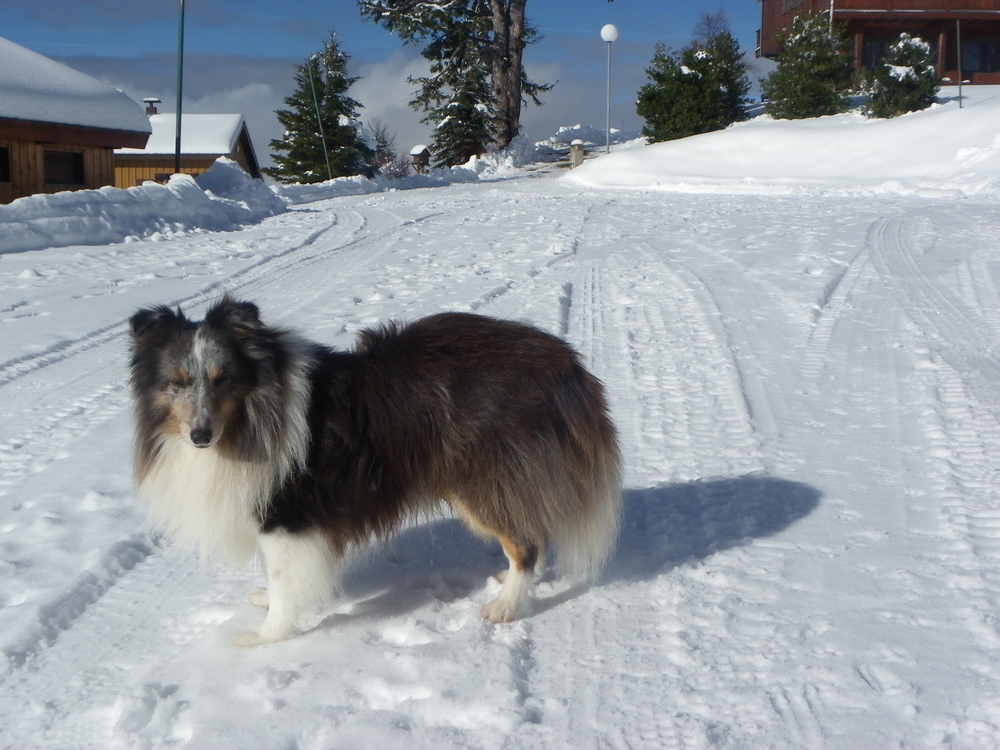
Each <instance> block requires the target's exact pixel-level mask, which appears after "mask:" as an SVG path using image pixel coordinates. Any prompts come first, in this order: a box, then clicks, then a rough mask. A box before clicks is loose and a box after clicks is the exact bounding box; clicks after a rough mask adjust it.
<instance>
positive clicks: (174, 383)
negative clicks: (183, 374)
mask: <svg viewBox="0 0 1000 750" xmlns="http://www.w3.org/2000/svg"><path fill="white" fill-rule="evenodd" d="M169 385H170V387H171V388H187V380H185V379H184V378H170V381H169Z"/></svg>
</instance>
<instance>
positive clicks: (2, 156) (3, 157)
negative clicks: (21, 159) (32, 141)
mask: <svg viewBox="0 0 1000 750" xmlns="http://www.w3.org/2000/svg"><path fill="white" fill-rule="evenodd" d="M0 182H10V146H0Z"/></svg>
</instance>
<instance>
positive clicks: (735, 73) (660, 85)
mask: <svg viewBox="0 0 1000 750" xmlns="http://www.w3.org/2000/svg"><path fill="white" fill-rule="evenodd" d="M694 34H695V38H694V40H693V41H692V42H691V44H690V45H689V46H688V47H687V48H686V49H684V50H683V51H682V52H680V53H673V54H667V50H666V48H665V47H664V46H663V45H662V44H657V45H656V52H655V54H654V56H653V62H652V65H651V67H650V68H648V69H647V70H646V74H647V75H648V76H649V78H650V82H649V83H647V84H646V85H644V86H643V87H642V88H641V89H639V99H638V103H637V105H636V111H637V112H638V113H639V115H640V116H641V117H643V118H644V119H645V120H646V125H645V126H644V127H643V130H642V132H643V135H645V136H646V137H647V138H650V139H651V140H653V141H666V140H671V139H673V138H684V137H687V136H689V135H696V134H698V133H707V132H710V131H712V130H721V129H722V128H725V127H728V126H729V125H731V124H732V123H734V122H738V121H739V120H743V119H744V118H745V117H746V112H745V107H746V102H747V93H748V92H749V91H750V79H749V78H748V77H747V74H746V66H745V65H744V64H743V54H742V52H740V46H739V44H738V43H737V41H736V39H735V38H734V37H733V35H732V34H731V33H730V32H729V21H728V20H727V18H726V13H725V11H723V10H720V11H719V12H718V13H702V15H701V18H700V20H699V21H698V23H697V25H695V28H694Z"/></svg>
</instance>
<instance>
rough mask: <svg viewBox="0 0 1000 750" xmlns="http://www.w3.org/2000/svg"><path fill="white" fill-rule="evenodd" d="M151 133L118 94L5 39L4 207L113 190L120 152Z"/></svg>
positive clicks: (0, 194) (1, 92) (0, 152)
mask: <svg viewBox="0 0 1000 750" xmlns="http://www.w3.org/2000/svg"><path fill="white" fill-rule="evenodd" d="M149 134H150V125H149V121H148V120H147V119H146V116H145V114H144V113H143V110H142V107H141V106H139V105H138V104H137V103H136V102H134V101H132V100H131V99H130V98H129V97H128V96H126V95H125V94H124V93H122V92H121V91H119V90H118V89H115V88H112V87H111V86H108V85H107V84H104V83H101V82H100V81H98V80H97V79H95V78H91V77H90V76H88V75H85V74H84V73H80V72H79V71H76V70H73V69H72V68H69V67H67V66H65V65H63V64H62V63H58V62H56V61H55V60H51V59H49V58H47V57H45V56H43V55H39V54H37V53H35V52H32V51H31V50H29V49H25V48H24V47H21V46H20V45H17V44H14V43H13V42H11V41H8V40H7V39H3V38H0V203H10V202H11V201H12V200H14V199H15V198H21V197H23V196H26V195H33V194H35V193H56V192H60V191H63V190H80V189H84V188H99V187H103V186H105V185H113V184H115V169H114V149H115V148H119V147H126V146H127V147H132V148H142V147H143V146H144V145H145V144H146V141H147V139H148V138H149Z"/></svg>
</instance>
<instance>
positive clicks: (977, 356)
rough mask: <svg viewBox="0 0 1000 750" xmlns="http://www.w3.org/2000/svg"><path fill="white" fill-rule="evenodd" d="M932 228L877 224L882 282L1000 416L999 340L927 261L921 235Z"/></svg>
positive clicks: (872, 237)
mask: <svg viewBox="0 0 1000 750" xmlns="http://www.w3.org/2000/svg"><path fill="white" fill-rule="evenodd" d="M928 232H929V228H928V227H927V226H925V225H924V224H923V222H921V224H920V225H919V226H918V225H917V223H916V222H915V221H913V220H900V219H887V220H882V221H879V222H876V223H875V224H874V225H873V227H872V228H871V230H870V232H869V236H868V241H867V246H868V250H869V254H870V256H871V258H872V263H873V264H874V266H875V268H876V270H877V271H878V274H879V277H880V278H881V279H882V283H883V284H884V285H885V287H886V288H887V289H888V290H889V292H890V293H891V294H892V295H893V297H894V298H895V299H896V300H897V302H898V303H899V304H900V305H901V307H902V308H903V309H904V310H906V313H907V315H909V316H910V318H911V319H912V320H913V322H914V323H915V324H916V325H917V327H918V328H920V330H921V331H922V332H923V334H924V335H925V336H926V337H927V338H928V339H929V340H930V342H931V344H932V346H933V347H934V349H935V351H937V352H938V353H940V355H941V357H942V358H944V360H945V361H947V362H948V364H949V365H951V367H952V368H954V370H955V371H956V372H958V373H959V374H960V375H961V377H962V380H963V381H965V383H966V385H967V386H968V389H969V391H970V392H971V393H972V394H974V395H975V396H976V397H977V398H978V399H979V400H980V402H981V403H982V404H983V406H985V407H986V408H987V409H989V410H990V411H992V412H993V413H994V415H996V417H997V419H998V420H1000V346H998V344H997V341H998V340H1000V332H998V331H997V330H996V329H995V328H994V327H993V326H991V325H990V323H989V322H988V321H987V320H985V319H984V318H983V317H982V316H981V315H979V314H978V313H977V312H976V311H975V310H974V309H973V308H972V307H970V306H969V305H967V304H966V303H965V302H964V301H963V300H961V299H960V298H959V297H958V295H957V294H955V293H954V292H953V291H951V289H949V288H948V286H947V285H946V284H944V283H941V281H940V280H939V279H936V278H932V277H931V275H930V273H929V272H928V269H927V267H926V265H925V264H924V263H922V262H921V256H922V255H923V253H922V252H921V249H920V247H919V239H918V235H926V234H927V233H928Z"/></svg>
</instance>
